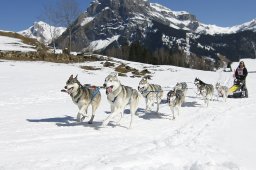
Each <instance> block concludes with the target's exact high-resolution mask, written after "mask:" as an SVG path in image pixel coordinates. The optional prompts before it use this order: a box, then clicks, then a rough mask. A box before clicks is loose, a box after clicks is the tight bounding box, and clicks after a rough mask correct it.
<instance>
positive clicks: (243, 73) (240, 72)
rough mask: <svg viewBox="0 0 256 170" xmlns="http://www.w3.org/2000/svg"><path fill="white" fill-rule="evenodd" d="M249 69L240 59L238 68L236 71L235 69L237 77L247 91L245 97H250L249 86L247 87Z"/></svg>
mask: <svg viewBox="0 0 256 170" xmlns="http://www.w3.org/2000/svg"><path fill="white" fill-rule="evenodd" d="M247 74H248V72H247V69H246V67H245V65H244V62H243V61H240V63H239V65H238V67H237V68H236V71H235V78H236V79H237V80H238V81H240V82H242V83H243V87H242V90H244V91H245V96H244V97H246V98H247V97H248V90H247V87H246V77H247Z"/></svg>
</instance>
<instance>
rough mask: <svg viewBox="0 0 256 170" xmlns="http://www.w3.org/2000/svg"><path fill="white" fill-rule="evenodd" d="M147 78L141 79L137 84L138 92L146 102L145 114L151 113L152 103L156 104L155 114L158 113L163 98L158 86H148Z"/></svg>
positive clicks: (161, 90) (160, 88)
mask: <svg viewBox="0 0 256 170" xmlns="http://www.w3.org/2000/svg"><path fill="white" fill-rule="evenodd" d="M147 79H148V77H143V78H142V79H141V81H140V83H139V86H138V91H139V92H140V93H141V94H142V96H143V97H144V98H145V100H146V112H149V111H151V107H153V106H154V103H156V104H157V111H156V112H157V113H158V111H159V105H160V102H161V100H162V97H163V89H162V87H161V86H160V85H157V84H149V83H148V80H147Z"/></svg>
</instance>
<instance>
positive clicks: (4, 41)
mask: <svg viewBox="0 0 256 170" xmlns="http://www.w3.org/2000/svg"><path fill="white" fill-rule="evenodd" d="M0 51H23V52H27V51H36V49H35V47H34V46H31V45H28V44H25V43H23V42H22V40H21V39H18V38H12V37H7V36H0Z"/></svg>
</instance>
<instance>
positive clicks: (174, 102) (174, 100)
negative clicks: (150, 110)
mask: <svg viewBox="0 0 256 170" xmlns="http://www.w3.org/2000/svg"><path fill="white" fill-rule="evenodd" d="M184 101H185V95H184V92H183V91H182V90H178V89H177V90H170V91H169V92H168V93H167V102H168V104H169V106H170V109H171V111H172V119H175V113H174V110H175V109H176V110H177V113H178V115H179V112H180V111H179V108H180V107H181V105H182V103H184Z"/></svg>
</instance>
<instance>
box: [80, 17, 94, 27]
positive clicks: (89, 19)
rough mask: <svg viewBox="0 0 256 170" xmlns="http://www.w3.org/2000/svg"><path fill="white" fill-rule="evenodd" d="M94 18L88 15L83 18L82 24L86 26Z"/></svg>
mask: <svg viewBox="0 0 256 170" xmlns="http://www.w3.org/2000/svg"><path fill="white" fill-rule="evenodd" d="M93 19H94V17H86V18H84V19H83V21H82V22H81V24H80V25H81V26H85V25H86V24H88V23H89V22H91V21H92V20H93Z"/></svg>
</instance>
